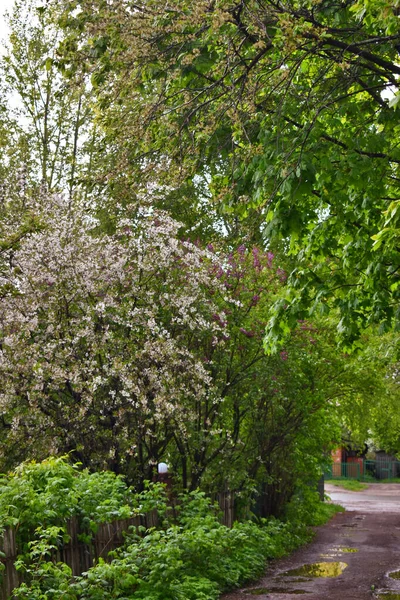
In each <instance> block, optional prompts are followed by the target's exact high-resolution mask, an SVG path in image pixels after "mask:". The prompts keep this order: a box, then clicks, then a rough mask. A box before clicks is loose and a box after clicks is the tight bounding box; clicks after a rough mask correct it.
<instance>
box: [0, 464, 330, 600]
mask: <svg viewBox="0 0 400 600" xmlns="http://www.w3.org/2000/svg"><path fill="white" fill-rule="evenodd" d="M7 503H9V504H7ZM167 504H168V502H167V496H166V493H165V489H164V487H163V486H160V485H155V484H148V486H147V489H146V490H145V491H144V492H142V493H139V494H135V493H134V491H133V490H132V489H130V488H129V487H127V486H126V484H125V483H124V481H123V479H121V478H119V477H117V476H115V475H113V474H111V473H94V474H90V473H88V472H87V471H85V470H83V471H79V469H78V468H77V467H76V466H71V465H69V464H68V463H67V461H66V459H65V458H57V459H56V458H51V459H48V460H47V461H44V462H43V463H41V464H36V463H28V464H24V465H22V466H21V467H20V468H19V469H18V471H17V472H15V473H14V474H12V475H10V476H9V477H7V478H6V477H4V478H3V479H2V486H1V489H0V514H1V517H0V518H1V524H2V525H3V527H4V526H6V525H14V526H15V527H18V536H19V542H18V543H19V544H20V545H19V548H20V551H21V555H20V556H19V558H18V561H17V563H16V566H17V568H18V569H19V570H20V571H21V572H22V573H23V575H24V583H23V584H22V585H20V587H19V588H18V589H16V590H14V593H13V598H15V599H16V600H17V599H18V600H60V599H62V600H114V599H120V600H216V599H217V598H218V597H219V596H220V594H221V593H222V592H224V591H227V590H229V589H233V588H236V587H239V586H240V585H241V584H243V583H245V582H246V581H248V580H251V579H254V578H256V577H257V576H259V575H261V574H262V573H263V571H264V569H265V566H266V562H267V561H268V560H269V559H272V558H277V557H280V556H282V555H284V554H286V553H288V552H290V551H292V550H293V549H294V548H296V547H297V546H299V545H300V544H301V543H304V542H305V541H306V540H308V539H309V537H310V533H309V530H308V529H307V527H306V524H315V523H316V522H319V523H320V522H322V521H323V520H326V519H327V518H328V516H329V515H328V513H329V514H331V512H332V509H330V508H329V509H328V508H326V507H323V508H321V506H322V504H321V503H320V502H317V497H316V495H315V494H314V493H313V492H311V491H307V490H302V492H301V494H299V495H298V496H297V499H296V501H295V502H292V503H291V505H290V506H289V507H288V511H287V521H286V522H281V521H278V520H276V519H272V518H271V519H268V520H265V519H260V520H259V521H258V522H254V521H249V520H248V521H245V522H236V523H235V524H234V526H233V527H232V528H231V529H229V528H228V527H225V526H224V525H222V524H221V522H220V511H219V508H218V507H217V506H215V505H214V504H213V503H212V502H211V500H210V499H209V498H207V497H206V496H205V494H204V493H202V492H200V491H195V492H191V493H186V494H182V495H181V496H180V498H179V501H178V504H177V506H176V507H175V511H173V512H172V511H171V510H168V509H167ZM153 509H157V510H158V512H159V514H160V515H161V516H162V519H161V520H160V526H159V527H158V528H154V527H153V528H150V529H148V530H147V531H142V532H140V533H141V534H143V535H139V534H138V532H137V531H136V530H134V531H131V532H128V533H127V535H126V542H125V544H124V545H123V546H122V547H121V548H120V549H119V550H117V551H114V552H113V553H110V558H111V562H106V561H104V560H102V559H99V561H98V563H97V564H95V565H94V566H93V567H92V568H91V569H89V570H88V571H87V572H86V573H83V574H82V575H81V576H80V577H76V578H74V579H72V574H71V569H70V568H69V567H68V566H67V565H66V564H64V563H61V562H56V561H55V559H54V557H55V551H56V550H57V549H58V548H59V547H60V546H62V544H64V543H65V542H67V541H68V536H67V532H66V520H67V519H68V518H70V517H71V516H74V517H77V518H78V519H79V521H80V523H81V525H83V526H84V527H85V528H86V530H87V531H94V530H95V527H96V523H100V522H102V521H109V520H114V519H117V518H120V517H126V516H130V515H134V514H139V513H142V514H143V513H146V512H149V511H151V510H153ZM310 515H313V519H312V518H311V516H310Z"/></svg>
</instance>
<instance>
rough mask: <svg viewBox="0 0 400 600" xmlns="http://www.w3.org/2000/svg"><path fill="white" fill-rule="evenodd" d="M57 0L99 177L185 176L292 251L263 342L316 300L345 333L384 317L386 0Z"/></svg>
mask: <svg viewBox="0 0 400 600" xmlns="http://www.w3.org/2000/svg"><path fill="white" fill-rule="evenodd" d="M70 5H71V6H70ZM68 6H69V8H70V9H71V8H72V9H73V10H72V11H71V10H70V11H67V12H66V13H65V14H64V18H63V20H62V24H63V26H64V27H65V28H66V30H67V31H68V32H69V36H68V37H67V39H68V41H67V42H66V43H65V44H64V47H63V48H64V53H63V65H64V68H65V69H66V70H69V71H70V72H74V70H76V69H78V70H79V69H80V65H81V63H82V60H84V61H85V62H84V64H85V69H86V70H90V71H91V73H92V75H91V77H92V82H93V85H94V86H95V88H96V90H97V105H98V111H99V121H100V122H101V123H102V125H103V127H104V129H105V131H106V132H107V136H108V139H109V140H110V141H111V140H112V144H113V146H114V148H116V149H118V150H117V152H116V154H117V157H116V161H117V162H116V163H115V164H114V165H113V167H111V165H109V167H110V176H111V179H112V178H113V174H114V175H115V171H117V172H118V173H119V174H121V173H122V172H124V173H125V174H126V172H131V173H133V172H136V175H137V178H136V179H137V181H139V182H140V184H141V185H143V183H144V181H148V179H149V178H150V179H152V180H153V181H154V180H155V181H157V182H158V183H159V184H161V183H164V184H165V182H166V181H169V183H170V185H175V186H176V185H179V183H178V182H179V181H182V179H185V178H186V180H187V179H191V178H192V177H193V176H194V175H195V176H196V177H197V178H200V179H203V180H204V181H206V183H207V186H206V187H207V189H208V194H209V196H208V198H207V201H208V203H210V204H211V205H214V206H215V205H217V206H218V210H219V212H220V213H222V214H227V213H232V212H234V213H235V214H236V215H237V216H238V217H239V218H241V219H242V220H243V219H245V218H246V217H248V216H249V215H250V214H257V215H259V217H260V220H259V226H260V228H261V230H262V233H263V236H264V238H265V240H266V242H265V243H267V244H269V245H271V246H274V244H276V243H277V240H280V243H281V244H284V247H285V250H286V252H287V253H289V254H290V255H291V256H293V257H294V258H295V261H294V266H293V268H292V270H291V272H290V274H289V277H288V286H287V290H286V293H285V295H284V297H283V298H281V299H280V300H279V301H278V302H277V303H276V305H275V308H274V314H275V316H274V318H273V319H271V321H270V325H269V336H268V346H269V347H270V348H274V347H275V346H276V343H277V342H279V340H281V339H282V335H283V334H284V332H285V331H288V330H289V328H291V327H293V326H294V324H295V323H296V321H297V319H298V318H299V317H305V316H309V315H310V314H313V313H314V312H315V311H317V312H324V311H326V310H328V309H330V308H331V307H332V306H333V307H335V308H336V309H337V310H338V311H339V313H340V317H339V319H338V334H339V338H341V339H342V341H343V340H344V341H345V343H346V344H347V345H348V346H351V345H352V344H353V343H354V342H355V340H356V339H357V338H358V337H359V334H360V331H361V330H362V329H363V328H365V327H366V326H368V325H370V324H372V323H379V324H380V326H381V331H384V330H386V329H388V328H389V327H390V326H391V325H392V324H393V323H394V324H395V325H396V326H397V324H398V321H399V311H398V293H399V292H398V285H399V280H398V267H399V254H398V247H397V229H398V225H397V219H398V182H399V164H400V152H399V147H398V137H399V130H398V127H399V126H398V113H397V110H396V107H397V102H398V99H399V95H398V80H399V74H400V67H399V65H398V62H397V59H398V52H399V51H398V48H399V44H400V33H399V15H398V10H399V8H398V3H397V2H387V1H383V0H374V1H370V0H368V1H367V0H365V1H362V0H360V1H354V0H352V1H348V0H345V1H344V0H343V1H336V0H322V1H319V2H310V1H309V0H298V1H272V0H271V1H269V0H265V1H258V0H242V1H239V2H234V1H232V0H221V1H218V2H215V1H202V2H196V3H195V4H193V3H190V2H187V1H186V0H176V1H174V2H173V3H167V4H166V5H160V4H159V3H157V2H152V1H150V0H149V1H145V2H139V3H137V2H135V3H132V2H129V1H127V0H120V1H118V2H113V3H112V4H111V3H107V2H97V1H96V2H93V1H91V0H77V1H76V2H74V3H72V4H71V3H68ZM77 56H79V61H80V62H78V61H77ZM122 121H123V123H124V127H123V129H121V128H120V125H119V124H120V123H121V122H122ZM116 164H117V165H119V166H118V167H116ZM149 166H151V168H150V169H149ZM113 169H114V172H113ZM139 187H140V185H139Z"/></svg>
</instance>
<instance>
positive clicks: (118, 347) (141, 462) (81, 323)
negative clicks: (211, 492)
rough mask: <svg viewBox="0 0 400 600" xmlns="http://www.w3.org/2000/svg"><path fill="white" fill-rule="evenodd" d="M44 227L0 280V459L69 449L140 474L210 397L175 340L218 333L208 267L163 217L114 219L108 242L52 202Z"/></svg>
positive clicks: (202, 373)
mask: <svg viewBox="0 0 400 600" xmlns="http://www.w3.org/2000/svg"><path fill="white" fill-rule="evenodd" d="M46 219H47V226H46V228H45V229H44V230H43V231H40V232H37V233H33V234H31V235H29V236H28V237H27V238H26V239H25V240H23V242H22V243H21V244H20V248H19V250H18V251H16V252H15V253H14V255H13V257H12V263H11V265H10V267H9V270H8V272H7V273H3V276H2V284H3V286H5V285H6V287H7V289H8V290H9V292H8V293H7V294H5V295H4V297H3V298H1V300H0V304H1V307H0V331H1V351H0V378H1V392H0V401H1V409H2V414H3V425H4V429H3V434H4V432H5V433H6V434H7V435H5V436H3V444H4V446H3V450H4V447H5V446H7V447H8V455H10V452H9V450H10V445H13V444H14V446H15V453H16V455H17V456H18V455H21V457H22V456H26V454H27V453H28V455H29V454H32V453H34V454H35V453H36V454H37V453H39V454H43V453H48V452H49V450H51V451H53V452H57V451H58V450H62V451H65V450H75V451H76V453H77V456H78V457H79V458H80V459H81V460H82V461H83V462H84V463H86V464H89V463H90V464H91V465H97V466H103V467H104V466H106V467H108V468H112V469H113V470H116V471H119V470H121V469H122V470H123V471H124V472H126V473H130V475H131V476H132V477H134V478H136V477H139V479H140V478H142V477H149V476H151V474H152V470H153V468H154V464H155V463H157V461H158V460H159V459H160V457H161V456H162V455H163V453H164V452H165V450H166V447H167V445H168V443H169V442H170V440H171V439H172V438H173V436H174V435H177V434H179V436H183V437H185V436H186V435H187V423H190V421H191V411H192V410H193V406H194V405H195V402H199V401H202V399H203V398H205V397H206V396H207V397H208V396H209V397H212V395H213V386H212V382H211V378H210V374H209V372H208V371H207V369H206V368H205V367H204V364H203V362H202V361H201V360H199V359H198V358H197V357H196V355H195V354H194V353H193V352H191V351H190V350H189V349H188V344H187V340H188V339H192V340H195V339H196V338H198V337H199V336H202V335H204V334H205V333H207V335H208V334H209V332H210V330H212V331H214V332H217V331H218V330H220V329H221V326H220V324H219V323H218V322H217V321H215V320H213V319H212V314H214V313H215V311H216V308H215V306H214V305H213V302H212V300H211V299H210V298H211V297H212V294H211V295H210V290H214V291H216V290H217V288H218V287H219V286H220V284H219V281H218V279H217V278H215V277H214V276H213V267H212V261H213V260H214V259H213V257H212V255H211V253H210V252H208V251H203V250H201V249H199V248H197V247H196V246H195V245H194V244H191V243H189V242H184V241H179V239H178V237H177V228H178V225H177V224H176V223H175V222H173V221H172V220H171V219H169V218H168V217H167V216H166V215H165V214H157V215H156V214H152V215H150V216H148V217H146V218H141V219H138V218H132V219H129V218H126V219H124V220H121V221H120V222H119V223H118V227H117V230H116V232H115V233H114V234H112V235H106V234H97V235H95V226H94V225H95V224H93V222H92V221H91V220H90V219H89V218H87V217H85V214H84V213H81V212H80V211H79V210H74V211H71V210H69V209H68V208H67V207H63V204H62V201H59V202H58V203H54V202H53V205H52V206H49V208H48V214H47V217H46ZM21 453H22V454H21ZM138 473H139V474H140V476H138Z"/></svg>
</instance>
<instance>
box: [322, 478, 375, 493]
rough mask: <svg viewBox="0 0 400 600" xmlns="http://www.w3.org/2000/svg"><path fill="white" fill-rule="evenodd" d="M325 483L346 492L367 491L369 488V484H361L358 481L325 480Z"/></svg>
mask: <svg viewBox="0 0 400 600" xmlns="http://www.w3.org/2000/svg"><path fill="white" fill-rule="evenodd" d="M325 483H329V484H330V485H336V486H337V487H341V488H343V489H344V490H349V491H350V492H359V491H361V490H365V489H367V487H368V484H367V483H361V482H360V481H357V480H356V479H327V480H325Z"/></svg>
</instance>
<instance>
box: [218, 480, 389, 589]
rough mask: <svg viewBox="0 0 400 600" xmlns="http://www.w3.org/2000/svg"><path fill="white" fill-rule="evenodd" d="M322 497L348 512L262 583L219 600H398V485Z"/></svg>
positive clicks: (334, 491) (333, 492)
mask: <svg viewBox="0 0 400 600" xmlns="http://www.w3.org/2000/svg"><path fill="white" fill-rule="evenodd" d="M326 492H327V493H328V494H329V495H330V496H331V498H332V501H334V502H338V503H340V504H342V506H345V507H346V508H347V511H346V512H345V513H339V514H337V515H336V516H335V517H334V518H333V519H332V520H331V521H330V522H329V523H328V524H327V525H324V526H323V527H319V528H318V529H317V533H316V537H315V538H314V540H313V541H312V542H311V543H310V544H308V545H307V546H304V547H302V548H300V549H299V550H297V551H296V552H295V553H294V554H292V555H291V556H289V557H287V558H284V559H281V560H278V561H275V562H273V563H271V565H270V567H269V568H268V570H267V572H266V574H265V576H264V577H263V578H262V579H260V581H258V582H257V583H254V584H252V585H248V586H247V587H246V588H243V589H242V590H239V591H237V592H235V593H231V594H226V595H224V596H223V597H222V598H221V600H251V599H252V598H259V599H260V600H263V599H264V600H265V599H267V598H268V599H273V600H289V599H292V600H293V598H294V597H295V596H297V595H301V596H302V597H304V598H305V600H317V599H318V600H363V599H367V598H368V599H370V600H372V599H376V598H379V599H384V598H385V599H386V600H394V599H396V600H400V579H396V578H393V573H395V572H396V571H400V485H399V484H398V485H396V484H373V485H371V486H370V487H369V488H368V489H367V490H363V491H362V492H347V491H344V490H340V489H339V488H336V487H333V486H327V489H326ZM326 563H328V565H326ZM304 565H314V567H310V568H306V569H302V567H303V566H304ZM315 565H316V566H315ZM296 569H297V570H298V569H300V571H297V572H293V573H290V574H287V572H288V571H291V570H296ZM389 573H392V577H390V576H389ZM399 575H400V573H399Z"/></svg>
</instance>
